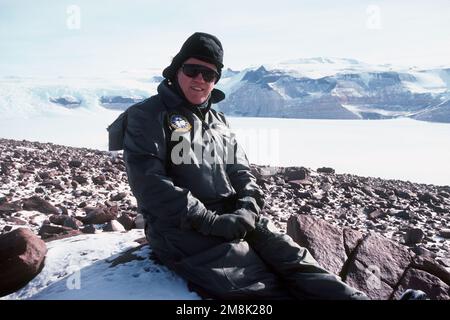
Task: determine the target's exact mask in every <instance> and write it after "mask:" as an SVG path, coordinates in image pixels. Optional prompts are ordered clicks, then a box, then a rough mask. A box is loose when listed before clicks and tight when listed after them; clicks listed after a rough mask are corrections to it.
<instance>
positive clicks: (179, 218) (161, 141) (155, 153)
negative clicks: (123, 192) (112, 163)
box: [124, 108, 215, 234]
mask: <svg viewBox="0 0 450 320" xmlns="http://www.w3.org/2000/svg"><path fill="white" fill-rule="evenodd" d="M168 133H169V130H168V129H167V128H166V122H165V114H164V113H159V114H152V113H150V112H146V111H144V110H141V109H139V108H130V109H128V123H127V127H126V130H125V136H124V161H125V165H126V169H127V174H128V180H129V184H130V187H131V191H132V192H133V194H134V196H135V197H136V199H137V202H138V206H139V207H140V208H141V209H144V210H143V213H144V214H146V218H147V219H150V221H153V220H159V221H163V222H164V223H168V224H170V225H174V226H180V227H182V228H194V229H196V230H198V231H199V232H201V233H203V234H209V232H210V224H211V223H210V222H211V221H212V219H213V216H214V215H215V214H214V213H213V212H211V211H209V210H207V209H206V208H205V206H204V205H203V203H202V202H201V201H200V200H198V199H197V198H195V197H194V196H193V195H192V194H191V192H190V191H189V190H188V189H185V188H180V187H178V186H176V185H174V183H173V181H172V179H170V178H169V177H168V175H167V172H166V164H167V161H169V159H167V139H168V138H169V137H168V136H167V135H168Z"/></svg>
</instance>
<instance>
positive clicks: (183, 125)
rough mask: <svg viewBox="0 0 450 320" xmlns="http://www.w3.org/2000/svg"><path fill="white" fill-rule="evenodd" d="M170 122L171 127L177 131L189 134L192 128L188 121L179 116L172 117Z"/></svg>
mask: <svg viewBox="0 0 450 320" xmlns="http://www.w3.org/2000/svg"><path fill="white" fill-rule="evenodd" d="M169 122H170V127H171V128H172V129H173V130H175V131H181V132H188V131H190V130H191V128H192V126H191V124H190V123H189V121H188V119H186V118H185V117H183V116H181V115H179V114H174V115H172V116H171V117H170V121H169Z"/></svg>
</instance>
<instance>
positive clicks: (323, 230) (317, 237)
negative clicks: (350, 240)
mask: <svg viewBox="0 0 450 320" xmlns="http://www.w3.org/2000/svg"><path fill="white" fill-rule="evenodd" d="M287 230H288V231H287V232H288V234H289V235H290V236H291V237H292V238H293V239H294V241H295V242H297V243H298V244H300V245H301V246H302V247H306V248H308V250H309V251H310V252H311V254H312V255H313V256H314V258H315V259H316V260H317V262H319V264H321V265H322V266H326V269H327V270H328V271H330V272H332V273H334V274H340V272H341V270H342V267H343V266H344V263H345V261H346V260H347V255H346V254H345V249H344V243H343V242H344V240H343V231H342V229H341V228H339V227H335V226H332V225H330V224H329V223H327V222H326V221H324V220H321V219H317V218H315V217H312V216H308V215H300V216H298V217H297V219H295V218H294V219H290V220H289V222H288V225H287Z"/></svg>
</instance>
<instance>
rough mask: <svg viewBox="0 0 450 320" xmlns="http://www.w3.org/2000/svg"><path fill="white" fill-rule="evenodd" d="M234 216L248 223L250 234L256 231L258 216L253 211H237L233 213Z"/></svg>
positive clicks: (242, 209)
mask: <svg viewBox="0 0 450 320" xmlns="http://www.w3.org/2000/svg"><path fill="white" fill-rule="evenodd" d="M232 214H235V215H237V216H239V217H242V218H244V219H245V221H246V222H247V224H248V225H249V227H250V229H247V231H248V232H250V231H252V230H253V229H255V223H256V217H257V215H256V213H254V212H253V211H250V210H248V209H244V208H241V209H237V210H236V211H234V212H232Z"/></svg>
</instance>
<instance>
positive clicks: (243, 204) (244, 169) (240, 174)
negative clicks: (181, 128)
mask: <svg viewBox="0 0 450 320" xmlns="http://www.w3.org/2000/svg"><path fill="white" fill-rule="evenodd" d="M220 115H221V116H222V119H223V120H224V122H225V124H226V125H227V127H228V128H229V127H230V126H229V124H228V121H227V120H226V118H225V116H224V115H223V114H222V113H221V114H220ZM232 137H234V134H232ZM232 140H233V141H232V142H231V143H232V144H234V146H232V149H233V151H234V152H233V155H232V157H231V160H232V161H230V162H231V163H227V166H226V172H227V174H228V177H229V178H230V181H231V184H232V186H233V188H234V190H235V191H236V193H237V204H236V209H241V208H243V209H248V210H251V211H253V212H254V213H256V214H257V215H258V214H259V212H260V211H261V209H262V208H263V206H264V193H263V192H262V190H261V188H260V187H259V185H258V184H257V183H256V178H255V176H254V175H253V174H252V172H251V169H250V164H249V161H248V158H247V155H246V154H245V152H244V150H243V149H242V147H241V146H240V145H239V144H238V143H237V141H236V139H234V138H233V139H232Z"/></svg>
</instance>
